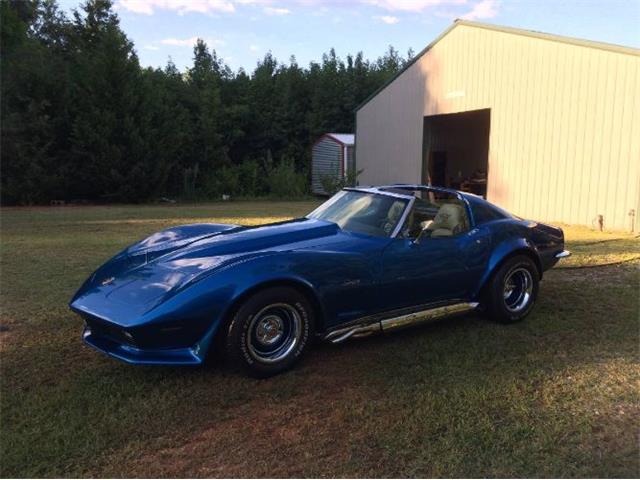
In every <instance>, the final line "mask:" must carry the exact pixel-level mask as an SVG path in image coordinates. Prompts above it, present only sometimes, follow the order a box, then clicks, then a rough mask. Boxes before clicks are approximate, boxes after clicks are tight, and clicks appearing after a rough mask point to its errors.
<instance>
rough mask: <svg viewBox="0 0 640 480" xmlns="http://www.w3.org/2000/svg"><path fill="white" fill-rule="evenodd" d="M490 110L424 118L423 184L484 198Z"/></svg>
mask: <svg viewBox="0 0 640 480" xmlns="http://www.w3.org/2000/svg"><path fill="white" fill-rule="evenodd" d="M490 127H491V110H490V109H488V108H487V109H483V110H473V111H469V112H460V113H451V114H445V115H434V116H430V117H424V131H423V159H422V182H423V183H429V184H431V185H434V186H444V187H450V188H455V189H457V190H462V191H466V192H471V193H475V194H476V195H482V196H483V197H484V196H486V193H487V173H488V172H487V171H488V163H489V162H488V158H489V132H490Z"/></svg>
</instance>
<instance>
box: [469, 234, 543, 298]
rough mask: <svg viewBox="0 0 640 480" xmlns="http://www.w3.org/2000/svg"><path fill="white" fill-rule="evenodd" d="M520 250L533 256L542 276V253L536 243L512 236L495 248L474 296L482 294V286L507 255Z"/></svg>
mask: <svg viewBox="0 0 640 480" xmlns="http://www.w3.org/2000/svg"><path fill="white" fill-rule="evenodd" d="M520 252H522V253H524V254H525V255H529V256H530V257H531V258H532V260H533V261H534V262H535V263H536V266H537V267H538V272H539V273H540V278H542V264H541V262H540V255H539V253H538V250H537V248H536V247H535V245H534V244H533V243H531V242H530V241H529V240H527V239H525V238H510V239H508V240H505V241H503V242H502V243H500V244H499V245H498V246H497V247H496V248H494V250H493V253H492V254H491V257H490V258H489V262H487V268H486V270H485V272H484V274H483V275H482V277H481V279H480V282H479V283H478V285H477V287H476V289H475V291H474V292H473V298H476V297H477V296H478V295H479V294H480V292H481V291H482V288H483V287H484V286H485V284H486V283H487V282H488V281H489V279H490V278H491V276H492V275H493V273H494V272H495V271H496V270H497V269H498V267H499V266H500V264H501V263H502V262H503V261H504V260H505V259H506V258H507V257H509V256H511V255H513V254H515V253H520Z"/></svg>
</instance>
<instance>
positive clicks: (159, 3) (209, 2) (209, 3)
mask: <svg viewBox="0 0 640 480" xmlns="http://www.w3.org/2000/svg"><path fill="white" fill-rule="evenodd" d="M118 7H121V8H123V9H124V10H128V11H130V12H134V13H142V14H145V15H153V14H154V12H155V10H156V9H157V10H173V11H176V12H178V13H179V14H180V15H183V14H185V13H188V12H198V13H233V12H234V11H235V7H234V6H233V3H232V2H231V1H230V0H120V1H119V3H118Z"/></svg>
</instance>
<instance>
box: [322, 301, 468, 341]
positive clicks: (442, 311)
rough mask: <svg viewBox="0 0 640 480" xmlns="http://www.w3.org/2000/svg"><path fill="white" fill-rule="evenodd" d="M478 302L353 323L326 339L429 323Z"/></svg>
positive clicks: (340, 338)
mask: <svg viewBox="0 0 640 480" xmlns="http://www.w3.org/2000/svg"><path fill="white" fill-rule="evenodd" d="M478 305H479V303H478V302H462V303H455V304H453V305H445V306H443V307H435V308H430V309H428V310H422V311H420V312H413V313H408V314H405V315H400V316H398V317H392V318H387V319H384V320H380V321H376V322H373V323H361V324H357V325H351V326H349V327H345V328H339V329H337V330H334V331H332V332H330V333H329V334H327V336H326V337H324V339H325V340H329V341H330V342H331V343H342V342H344V341H345V340H347V339H349V338H351V337H353V338H360V337H366V336H369V335H371V334H373V333H378V332H389V331H392V330H400V329H403V328H407V327H410V326H413V325H418V324H421V323H427V322H430V321H433V320H438V319H441V318H445V317H451V316H455V315H460V314H463V313H467V312H470V311H472V310H475V309H476V308H478Z"/></svg>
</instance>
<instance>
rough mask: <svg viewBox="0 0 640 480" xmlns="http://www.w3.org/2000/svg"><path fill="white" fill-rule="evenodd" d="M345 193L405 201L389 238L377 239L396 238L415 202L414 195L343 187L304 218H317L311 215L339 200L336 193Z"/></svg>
mask: <svg viewBox="0 0 640 480" xmlns="http://www.w3.org/2000/svg"><path fill="white" fill-rule="evenodd" d="M345 191H347V192H358V193H366V194H369V195H382V196H386V197H394V198H400V199H402V200H406V203H405V206H404V210H403V211H402V215H400V218H399V219H398V222H397V223H396V225H395V226H394V227H393V231H392V232H391V234H390V235H389V236H387V237H379V238H396V236H397V235H398V234H399V233H400V231H401V230H402V226H403V225H404V223H405V222H406V220H407V216H408V215H409V212H410V211H411V209H412V208H413V203H414V202H415V200H416V197H415V196H414V195H411V194H406V195H405V194H402V193H397V192H386V191H384V190H378V189H376V188H357V187H345V188H343V189H341V190H340V191H339V192H336V193H335V195H333V196H332V197H331V198H330V199H328V200H327V201H326V202H323V203H322V204H320V205H319V206H318V207H317V208H315V209H314V210H313V211H311V212H309V213H308V214H307V215H306V216H305V218H317V217H314V216H313V215H314V214H316V212H317V211H318V210H320V209H321V208H326V204H327V203H328V202H331V201H332V200H333V199H334V198H335V201H337V200H338V198H339V197H338V193H340V192H345ZM336 197H338V198H336ZM332 203H333V202H332ZM327 221H328V220H327ZM362 235H368V234H362ZM368 236H372V237H373V236H374V235H368Z"/></svg>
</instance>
